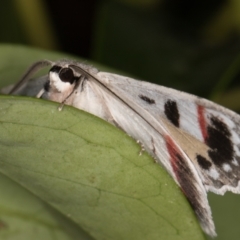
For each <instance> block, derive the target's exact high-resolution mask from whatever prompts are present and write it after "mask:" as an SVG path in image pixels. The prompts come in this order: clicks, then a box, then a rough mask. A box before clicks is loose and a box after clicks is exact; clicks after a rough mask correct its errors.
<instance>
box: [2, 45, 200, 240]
mask: <svg viewBox="0 0 240 240" xmlns="http://www.w3.org/2000/svg"><path fill="white" fill-rule="evenodd" d="M3 50H5V55H4V59H1V60H0V81H1V79H2V76H8V77H7V78H8V80H9V81H10V82H12V80H13V79H12V78H13V76H16V77H17V76H19V75H21V74H22V72H20V70H19V69H20V68H23V66H24V65H25V67H27V65H28V64H29V60H30V59H31V60H39V59H41V58H47V59H50V60H52V59H55V57H59V58H62V57H63V56H64V55H61V54H53V53H49V52H45V51H44V52H43V51H37V50H33V49H27V48H22V47H13V46H11V47H8V46H2V47H1V46H0V51H1V52H4V51H3ZM7 52H9V54H7ZM13 52H15V54H13ZM1 56H2V55H1ZM43 56H44V57H43ZM37 57H38V59H37ZM1 58H2V57H1ZM12 58H14V61H15V64H14V67H15V66H16V65H17V63H19V64H20V63H21V67H19V68H16V69H15V68H12V67H11V66H12V65H11V64H12ZM24 59H26V62H25V60H24ZM4 60H5V61H6V62H5V63H4ZM7 62H8V64H7ZM13 69H14V71H13ZM10 72H12V73H10ZM13 72H14V73H13ZM15 79H16V78H15ZM57 107H58V104H57V103H53V102H49V101H44V100H40V99H33V98H27V97H13V96H2V97H1V98H0V136H1V139H0V152H1V155H0V172H1V173H2V174H3V175H4V176H7V177H9V178H10V179H12V180H14V181H15V182H16V183H18V184H19V185H21V186H22V187H23V188H25V189H27V190H29V191H30V192H31V193H33V194H34V195H35V196H36V197H35V198H38V199H39V201H40V200H41V201H43V202H45V203H47V204H48V205H49V206H51V207H53V208H54V209H55V211H58V212H59V213H61V214H62V215H63V216H65V217H66V218H69V219H70V220H72V224H73V226H74V227H73V228H72V229H75V227H76V226H78V227H79V229H80V230H79V232H82V231H81V229H83V230H84V231H85V232H87V233H88V234H89V236H91V237H93V238H94V239H116V240H117V239H151V240H154V239H204V237H203V234H202V231H201V229H200V227H199V224H198V222H197V220H196V218H195V215H194V213H193V211H192V210H191V207H190V206H189V204H188V202H187V201H186V199H185V197H184V196H183V195H182V193H181V191H180V190H179V188H178V187H177V186H176V184H175V183H174V181H173V180H172V178H171V177H170V176H169V175H168V174H167V173H166V171H165V170H164V169H163V168H162V167H161V166H160V165H158V164H156V163H155V162H154V160H153V159H152V158H151V157H150V156H149V155H148V154H147V153H144V154H143V155H142V156H139V152H140V146H139V145H138V144H137V143H136V141H135V140H133V139H132V138H130V137H129V136H128V135H127V134H125V133H124V132H122V131H121V130H119V129H118V128H116V127H114V126H112V125H110V124H108V123H107V122H105V121H103V120H101V119H99V118H97V117H95V116H93V115H90V114H88V113H86V112H83V111H81V110H78V109H75V108H72V107H69V106H65V107H64V109H63V111H61V112H59V111H58V110H57ZM19 187H20V186H19ZM29 197H30V196H29ZM1 198H5V194H4V195H2V194H1ZM15 198H16V199H19V196H18V193H17V192H16V196H15ZM0 213H1V212H0ZM1 216H2V214H1ZM0 220H2V221H3V222H4V223H6V225H10V224H11V222H10V223H8V219H7V218H5V217H3V218H1V219H0ZM31 220H32V221H34V219H31V217H30V221H31ZM70 220H69V221H68V222H70ZM6 231H7V230H6ZM1 232H2V230H1V229H0V237H1ZM80 236H81V234H80V233H79V238H80ZM29 239H31V238H29ZM74 239H76V237H75V238H74ZM86 239H87V238H86Z"/></svg>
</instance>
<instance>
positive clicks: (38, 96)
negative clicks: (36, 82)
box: [36, 88, 45, 98]
mask: <svg viewBox="0 0 240 240" xmlns="http://www.w3.org/2000/svg"><path fill="white" fill-rule="evenodd" d="M44 92H45V89H44V88H42V89H41V90H40V91H39V93H38V94H37V95H36V98H40V97H41V96H42V95H43V94H44Z"/></svg>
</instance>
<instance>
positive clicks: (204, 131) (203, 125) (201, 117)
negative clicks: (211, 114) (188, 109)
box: [197, 105, 208, 141]
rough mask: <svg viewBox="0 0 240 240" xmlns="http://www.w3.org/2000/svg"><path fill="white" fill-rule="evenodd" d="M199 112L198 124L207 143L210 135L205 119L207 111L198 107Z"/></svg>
mask: <svg viewBox="0 0 240 240" xmlns="http://www.w3.org/2000/svg"><path fill="white" fill-rule="evenodd" d="M197 111H198V123H199V126H200V129H201V132H202V136H203V139H204V141H206V139H207V137H208V133H207V123H206V120H205V117H204V112H205V109H204V107H203V106H199V105H198V109H197Z"/></svg>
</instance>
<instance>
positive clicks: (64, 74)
mask: <svg viewBox="0 0 240 240" xmlns="http://www.w3.org/2000/svg"><path fill="white" fill-rule="evenodd" d="M59 78H60V79H61V80H62V81H63V82H69V83H71V84H72V83H73V82H74V81H75V77H74V74H73V70H72V69H71V68H62V69H61V70H60V72H59Z"/></svg>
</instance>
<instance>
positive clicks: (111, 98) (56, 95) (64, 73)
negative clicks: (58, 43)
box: [10, 60, 240, 236]
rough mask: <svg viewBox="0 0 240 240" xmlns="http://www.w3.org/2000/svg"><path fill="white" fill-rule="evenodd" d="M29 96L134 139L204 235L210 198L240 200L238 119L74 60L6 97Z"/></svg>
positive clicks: (209, 223) (210, 229)
mask: <svg viewBox="0 0 240 240" xmlns="http://www.w3.org/2000/svg"><path fill="white" fill-rule="evenodd" d="M46 65H49V66H51V69H50V71H49V74H48V75H47V76H45V77H43V78H41V80H39V84H38V85H36V84H31V83H30V82H28V80H29V78H30V77H31V75H32V73H33V72H35V71H37V70H38V69H39V68H41V67H45V66H46ZM33 92H34V94H35V95H36V96H37V97H41V98H45V99H48V100H52V101H56V102H59V103H61V104H62V105H63V104H67V105H72V106H74V107H76V108H79V109H82V110H85V111H87V112H90V113H92V114H94V115H96V116H98V117H100V118H103V119H104V120H106V121H108V122H110V123H111V124H113V125H115V126H117V127H119V128H121V129H122V130H123V131H125V132H126V133H128V134H129V135H130V136H132V137H133V138H135V139H136V140H138V141H139V142H140V143H141V144H142V145H143V147H144V148H145V149H146V151H147V152H149V153H150V154H151V155H152V156H153V157H154V158H155V159H156V160H157V162H159V163H160V164H162V165H163V166H164V167H165V168H166V170H167V171H168V172H169V174H170V175H171V176H172V177H173V178H174V180H175V181H176V183H177V184H178V185H179V186H180V188H181V189H182V191H183V192H184V194H185V195H186V197H187V199H188V201H189V202H190V204H191V206H192V208H193V209H194V211H195V213H196V215H197V217H198V219H199V221H200V224H201V226H202V229H203V230H204V231H205V233H207V234H209V235H210V236H216V232H215V226H214V223H213V220H212V214H211V209H210V206H209V203H208V200H207V192H208V191H211V192H214V193H216V194H221V195H222V194H224V193H225V192H226V191H232V192H234V193H240V187H239V178H240V168H239V164H240V127H239V122H240V116H239V115H237V114H236V113H234V112H232V111H230V110H228V109H226V108H224V107H221V106H219V105H217V104H215V103H213V102H210V101H208V100H205V99H201V98H199V97H196V96H193V95H190V94H187V93H183V92H179V91H177V90H173V89H170V88H166V87H163V86H159V85H155V84H151V83H147V82H143V81H137V80H134V79H132V78H128V77H124V76H120V75H116V74H112V73H106V72H100V71H98V70H97V69H95V68H93V67H91V66H89V65H85V64H82V63H79V62H75V61H66V60H61V61H57V62H51V61H40V62H37V63H35V64H33V66H32V67H31V68H30V70H29V71H28V72H27V73H26V74H25V75H24V76H23V78H22V79H21V80H20V81H19V82H18V83H17V84H16V85H15V87H14V88H13V89H12V91H11V92H10V93H11V94H26V95H29V94H33ZM62 105H61V106H62Z"/></svg>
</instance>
